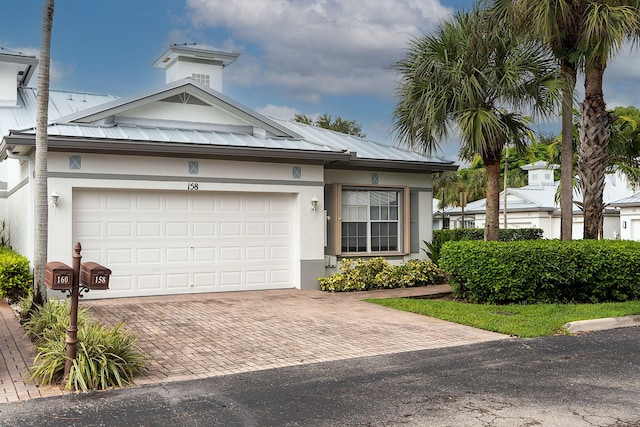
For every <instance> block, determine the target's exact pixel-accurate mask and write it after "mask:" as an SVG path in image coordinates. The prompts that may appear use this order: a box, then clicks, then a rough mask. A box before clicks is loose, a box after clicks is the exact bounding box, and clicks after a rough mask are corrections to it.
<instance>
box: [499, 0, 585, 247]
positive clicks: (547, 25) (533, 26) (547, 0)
mask: <svg viewBox="0 0 640 427" xmlns="http://www.w3.org/2000/svg"><path fill="white" fill-rule="evenodd" d="M490 4H491V6H490V8H491V10H492V11H493V13H495V14H496V17H497V18H498V19H499V20H504V19H507V22H511V24H512V25H513V27H514V29H515V31H517V32H518V33H520V34H522V35H525V36H526V37H532V38H535V39H539V40H541V41H542V42H543V43H545V44H546V45H547V46H549V48H550V49H551V51H552V53H553V55H554V56H555V58H556V59H557V60H558V63H559V64H560V74H561V76H562V78H563V79H564V82H565V85H566V86H565V88H564V91H563V94H562V136H561V141H562V151H561V158H560V173H561V174H560V191H561V193H560V211H561V213H560V238H561V239H562V240H571V238H572V225H573V186H572V181H573V176H574V175H573V172H574V170H573V164H572V159H573V143H572V137H571V131H572V117H571V116H572V111H573V94H574V89H575V85H576V76H577V71H578V68H579V60H580V56H579V55H578V54H577V51H578V35H579V34H580V31H581V25H582V20H581V17H582V15H583V14H584V9H585V5H586V2H585V1H584V0H536V1H530V0H491V1H490Z"/></svg>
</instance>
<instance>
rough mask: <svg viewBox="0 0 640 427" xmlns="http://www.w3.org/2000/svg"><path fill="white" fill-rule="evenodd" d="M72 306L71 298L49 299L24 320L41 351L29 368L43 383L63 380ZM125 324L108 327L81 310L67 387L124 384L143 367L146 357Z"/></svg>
mask: <svg viewBox="0 0 640 427" xmlns="http://www.w3.org/2000/svg"><path fill="white" fill-rule="evenodd" d="M69 307H70V304H69V302H68V301H67V302H66V303H62V302H59V301H49V302H47V303H46V304H45V305H44V306H42V307H41V308H40V309H38V310H35V311H34V312H33V313H32V316H31V318H30V319H29V320H28V321H27V322H26V323H25V329H26V330H27V333H28V334H29V335H30V336H32V337H35V338H36V351H37V352H38V354H37V355H36V358H35V360H34V365H33V366H32V367H31V368H30V370H29V373H30V377H29V379H30V380H31V381H37V382H38V383H39V384H41V385H42V384H54V383H58V382H60V381H61V380H62V377H63V375H64V365H65V361H66V360H67V359H66V342H65V333H66V329H67V325H68V324H69ZM47 322H50V323H49V324H48V326H47ZM122 325H123V324H122V323H120V324H118V325H116V326H115V327H114V328H108V327H106V326H103V325H101V324H100V322H98V321H97V320H95V319H91V318H90V317H89V315H88V313H87V311H86V309H80V310H79V311H78V345H77V348H76V359H75V360H74V361H73V364H72V366H71V371H70V372H69V379H68V381H67V382H66V384H65V388H67V389H70V390H75V391H78V390H83V391H87V390H92V389H97V390H101V389H106V388H109V387H113V386H120V387H121V386H123V385H126V384H128V383H129V382H130V381H131V380H132V379H133V375H134V374H135V373H136V372H138V371H140V370H142V369H144V364H145V362H146V360H147V356H146V355H145V354H144V353H142V352H141V351H140V350H139V349H138V347H137V345H136V341H137V340H136V337H135V336H134V335H133V334H131V333H130V332H127V331H125V330H123V329H122Z"/></svg>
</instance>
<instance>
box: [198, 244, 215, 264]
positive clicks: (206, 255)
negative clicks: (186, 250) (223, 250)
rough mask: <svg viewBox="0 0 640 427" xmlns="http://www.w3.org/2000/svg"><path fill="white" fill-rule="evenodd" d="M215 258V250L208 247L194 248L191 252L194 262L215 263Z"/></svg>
mask: <svg viewBox="0 0 640 427" xmlns="http://www.w3.org/2000/svg"><path fill="white" fill-rule="evenodd" d="M216 259H217V257H216V248H214V247H208V248H194V250H193V260H194V261H195V262H207V263H210V262H215V261H216Z"/></svg>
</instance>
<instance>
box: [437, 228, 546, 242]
mask: <svg viewBox="0 0 640 427" xmlns="http://www.w3.org/2000/svg"><path fill="white" fill-rule="evenodd" d="M498 233H499V235H498V240H499V241H501V242H513V241H516V240H540V239H542V235H543V231H542V229H541V228H507V229H505V228H501V229H500V230H499V232H498ZM433 238H434V239H439V238H442V239H443V240H445V241H450V240H484V229H482V228H454V229H451V230H433Z"/></svg>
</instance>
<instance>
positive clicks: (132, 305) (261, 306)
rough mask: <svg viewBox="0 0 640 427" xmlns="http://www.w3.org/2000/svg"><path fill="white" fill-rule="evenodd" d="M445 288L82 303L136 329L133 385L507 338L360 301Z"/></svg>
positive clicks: (236, 294) (233, 294)
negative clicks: (142, 360)
mask: <svg viewBox="0 0 640 427" xmlns="http://www.w3.org/2000/svg"><path fill="white" fill-rule="evenodd" d="M443 289H444V288H442V287H437V286H435V287H427V288H423V289H401V290H388V291H375V292H373V293H349V294H329V293H324V292H320V291H300V290H295V289H291V290H278V291H255V292H253V291H252V292H229V293H215V294H198V295H181V296H163V297H146V298H127V299H113V300H96V301H83V302H82V305H87V306H89V307H90V308H91V311H93V312H94V313H95V314H96V316H97V317H98V318H100V319H102V320H103V321H105V322H107V323H111V324H115V323H117V322H119V321H122V320H124V321H125V325H126V326H125V327H126V328H128V329H131V330H133V331H135V332H136V334H137V335H138V337H139V343H140V346H141V348H142V349H143V350H144V351H145V352H146V353H148V354H149V356H150V357H151V359H152V360H151V362H150V363H149V365H148V366H149V371H148V372H146V373H144V374H142V375H140V376H137V377H136V381H135V382H136V384H149V383H158V382H164V381H178V380H187V379H196V378H205V377H212V376H216V375H224V374H230V373H238V372H247V371H254V370H261V369H269V368H278V367H283V366H291V365H299V364H304V363H316V362H323V361H329V360H340V359H347V358H355V357H363V356H374V355H381V354H389V353H397V352H405V351H413V350H423V349H429V348H437V347H446V346H455V345H463V344H471V343H478V342H483V341H491V340H498V339H505V338H508V337H507V336H505V335H501V334H496V333H492V332H487V331H482V330H478V329H474V328H470V327H466V326H461V325H457V324H453V323H449V322H444V321H441V320H437V319H432V318H429V317H425V316H420V315H416V314H411V313H405V312H400V311H396V310H393V309H389V308H385V307H381V306H378V305H375V304H370V303H367V302H363V301H361V299H362V298H365V297H377V296H383V297H391V296H406V295H409V294H425V293H428V292H431V293H434V292H438V291H441V290H443Z"/></svg>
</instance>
